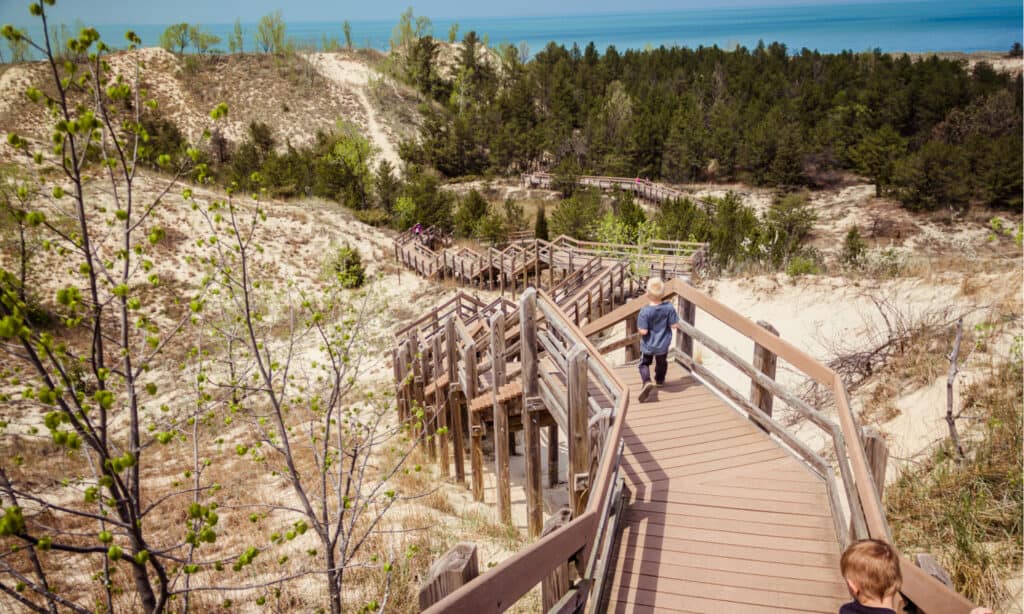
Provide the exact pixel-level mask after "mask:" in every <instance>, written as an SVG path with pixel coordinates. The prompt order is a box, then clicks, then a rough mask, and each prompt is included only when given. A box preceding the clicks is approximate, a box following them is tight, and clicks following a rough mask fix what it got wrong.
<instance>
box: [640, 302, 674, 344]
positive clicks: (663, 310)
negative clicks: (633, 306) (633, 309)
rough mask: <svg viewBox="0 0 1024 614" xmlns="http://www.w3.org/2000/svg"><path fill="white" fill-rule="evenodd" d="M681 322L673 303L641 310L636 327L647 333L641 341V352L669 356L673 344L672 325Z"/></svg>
mask: <svg viewBox="0 0 1024 614" xmlns="http://www.w3.org/2000/svg"><path fill="white" fill-rule="evenodd" d="M678 321H679V314H678V313H676V308H675V307H673V306H672V303H660V304H658V305H648V306H646V307H644V308H643V309H641V310H640V315H639V316H637V318H636V327H637V328H641V329H644V330H646V331H647V334H646V335H644V336H643V337H642V338H641V339H640V351H641V352H643V353H644V354H667V353H668V346H669V345H671V344H672V325H673V324H675V323H676V322H678Z"/></svg>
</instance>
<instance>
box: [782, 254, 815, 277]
mask: <svg viewBox="0 0 1024 614" xmlns="http://www.w3.org/2000/svg"><path fill="white" fill-rule="evenodd" d="M820 272H821V267H820V266H818V262H817V260H815V259H814V258H813V257H812V256H807V255H797V256H793V257H792V258H790V259H789V262H788V263H787V264H786V274H787V275H789V276H790V277H799V276H801V275H817V274H818V273H820Z"/></svg>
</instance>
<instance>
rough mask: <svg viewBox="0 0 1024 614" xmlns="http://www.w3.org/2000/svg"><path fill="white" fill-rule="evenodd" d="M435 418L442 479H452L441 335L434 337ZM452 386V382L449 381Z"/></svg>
mask: <svg viewBox="0 0 1024 614" xmlns="http://www.w3.org/2000/svg"><path fill="white" fill-rule="evenodd" d="M433 345H434V348H433V349H434V351H433V352H432V353H433V355H434V416H435V419H436V424H437V447H438V462H439V463H440V465H441V477H442V478H448V477H451V467H450V466H449V464H450V462H451V458H450V457H451V455H450V454H449V450H448V416H447V413H448V412H447V405H448V403H447V399H446V398H445V394H444V392H443V391H442V387H441V379H440V378H441V377H442V375H445V374H444V373H442V372H441V367H442V365H443V362H442V359H441V335H439V334H435V335H434V343H433ZM449 384H451V381H449Z"/></svg>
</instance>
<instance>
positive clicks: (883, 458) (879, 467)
mask: <svg viewBox="0 0 1024 614" xmlns="http://www.w3.org/2000/svg"><path fill="white" fill-rule="evenodd" d="M863 442H864V454H865V456H867V461H868V467H870V468H871V477H872V479H874V481H875V490H876V491H877V492H878V498H879V499H881V498H882V492H883V491H884V490H885V469H886V466H887V465H888V463H889V449H888V448H887V447H886V446H885V438H884V437H882V434H881V433H880V432H879V431H878V429H877V428H875V427H873V426H867V427H864V439H863Z"/></svg>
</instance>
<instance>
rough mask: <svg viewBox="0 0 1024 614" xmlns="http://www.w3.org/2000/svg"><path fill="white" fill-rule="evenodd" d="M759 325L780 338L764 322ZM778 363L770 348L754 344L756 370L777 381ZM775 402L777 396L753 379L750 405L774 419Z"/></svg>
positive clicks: (758, 322) (770, 326)
mask: <svg viewBox="0 0 1024 614" xmlns="http://www.w3.org/2000/svg"><path fill="white" fill-rule="evenodd" d="M757 325H758V326H760V327H761V328H763V329H765V330H766V331H768V332H770V333H771V334H773V335H775V336H776V337H778V336H779V331H777V330H775V327H774V326H772V325H771V324H769V323H768V322H765V321H764V320H758V321H757ZM777 362H778V357H776V356H775V354H773V353H772V352H771V351H770V350H769V349H768V348H766V347H764V346H762V345H761V344H760V343H755V344H754V368H755V369H757V370H758V371H760V372H761V373H764V374H765V375H767V376H768V377H770V378H771V379H773V380H774V379H775V365H776V363H777ZM774 400H775V396H774V395H773V394H772V393H771V391H770V390H768V389H767V388H765V387H764V386H762V385H760V384H758V383H757V382H755V381H754V380H753V379H751V380H750V404H751V405H753V406H754V407H756V408H758V409H760V410H761V411H763V412H764V413H765V415H766V416H768V417H769V418H771V417H772V404H773V401H774ZM751 421H752V422H754V424H757V421H756V420H753V419H751ZM758 427H759V428H760V429H761V430H762V431H764V432H765V433H767V432H768V429H767V428H765V427H763V426H761V425H759V424H758Z"/></svg>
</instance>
